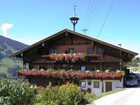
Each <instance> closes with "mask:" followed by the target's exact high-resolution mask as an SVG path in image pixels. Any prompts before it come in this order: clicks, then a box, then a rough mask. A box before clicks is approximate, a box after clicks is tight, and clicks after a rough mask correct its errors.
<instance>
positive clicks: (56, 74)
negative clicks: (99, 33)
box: [19, 70, 122, 79]
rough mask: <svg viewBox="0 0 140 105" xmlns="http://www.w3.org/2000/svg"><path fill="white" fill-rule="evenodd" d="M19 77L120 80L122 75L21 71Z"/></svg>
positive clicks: (114, 73) (116, 73) (61, 71)
mask: <svg viewBox="0 0 140 105" xmlns="http://www.w3.org/2000/svg"><path fill="white" fill-rule="evenodd" d="M19 75H24V76H46V77H52V78H67V79H69V78H71V79H120V78H121V77H122V75H121V73H118V72H110V73H106V72H96V73H94V72H91V71H90V72H82V71H74V70H69V71H65V70H55V71H39V70H32V71H31V70H20V71H19Z"/></svg>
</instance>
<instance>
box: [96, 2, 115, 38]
mask: <svg viewBox="0 0 140 105" xmlns="http://www.w3.org/2000/svg"><path fill="white" fill-rule="evenodd" d="M113 4H114V0H112V1H111V4H110V7H109V9H108V12H107V14H106V16H105V18H104V21H103V23H102V26H101V28H100V30H99V33H98V34H97V38H98V37H99V35H100V34H101V32H102V30H103V27H104V25H105V23H106V21H107V18H108V16H109V14H110V12H111V9H112V7H113Z"/></svg>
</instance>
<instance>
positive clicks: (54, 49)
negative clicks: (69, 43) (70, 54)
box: [49, 48, 57, 54]
mask: <svg viewBox="0 0 140 105" xmlns="http://www.w3.org/2000/svg"><path fill="white" fill-rule="evenodd" d="M49 53H50V54H54V53H57V49H56V48H52V49H50V51H49Z"/></svg>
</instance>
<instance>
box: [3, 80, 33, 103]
mask: <svg viewBox="0 0 140 105" xmlns="http://www.w3.org/2000/svg"><path fill="white" fill-rule="evenodd" d="M29 86H30V84H29V83H27V82H23V81H22V80H10V79H0V97H1V98H2V99H3V100H2V102H1V103H2V104H6V105H27V104H29V103H30V102H31V100H32V99H33V97H34V89H31V88H30V87H29Z"/></svg>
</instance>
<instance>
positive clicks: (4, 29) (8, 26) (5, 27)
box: [0, 23, 14, 37]
mask: <svg viewBox="0 0 140 105" xmlns="http://www.w3.org/2000/svg"><path fill="white" fill-rule="evenodd" d="M13 27H14V25H13V24H11V23H4V24H2V25H1V27H0V30H2V34H3V36H6V37H7V36H8V30H9V29H11V28H13Z"/></svg>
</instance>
